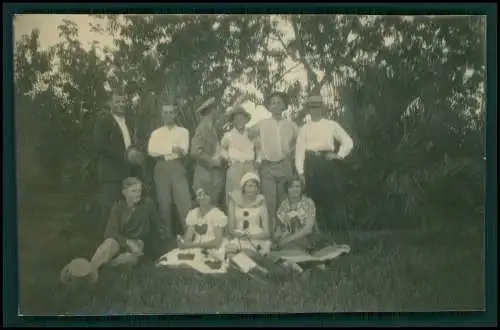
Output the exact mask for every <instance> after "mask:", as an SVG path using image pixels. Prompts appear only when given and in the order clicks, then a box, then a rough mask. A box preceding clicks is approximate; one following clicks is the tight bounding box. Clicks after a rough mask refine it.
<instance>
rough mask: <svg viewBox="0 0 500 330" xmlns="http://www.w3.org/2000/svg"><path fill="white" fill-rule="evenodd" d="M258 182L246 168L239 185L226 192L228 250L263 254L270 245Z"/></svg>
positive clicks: (266, 215) (267, 251) (266, 219)
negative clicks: (227, 194)
mask: <svg viewBox="0 0 500 330" xmlns="http://www.w3.org/2000/svg"><path fill="white" fill-rule="evenodd" d="M259 186H260V179H259V177H258V176H257V175H256V174H255V173H253V172H248V173H246V174H245V175H243V177H242V178H241V182H240V189H238V190H235V191H233V192H232V193H231V194H230V196H229V197H230V198H229V209H228V236H229V241H228V245H227V252H228V253H238V252H245V253H247V254H249V255H265V254H267V253H269V251H270V249H271V245H272V242H271V233H270V228H269V215H268V211H267V207H266V203H265V199H264V196H263V195H262V194H260V193H259V190H260V189H259V188H260V187H259Z"/></svg>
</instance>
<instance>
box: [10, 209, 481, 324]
mask: <svg viewBox="0 0 500 330" xmlns="http://www.w3.org/2000/svg"><path fill="white" fill-rule="evenodd" d="M39 217H40V218H39V219H37V218H36V217H33V216H32V217H30V218H29V220H26V219H21V221H20V228H19V236H20V237H19V248H20V265H19V266H20V267H19V269H20V303H21V306H20V307H21V308H20V310H21V312H22V314H25V315H28V314H29V315H41V314H44V315H47V314H51V315H61V314H80V315H82V314H84V315H87V314H93V315H102V314H106V315H110V314H134V313H142V314H148V313H162V314H184V313H260V312H262V313H273V312H294V313H300V312H361V311H362V312H367V311H372V312H377V311H396V312H397V311H400V312H402V311H443V310H482V309H483V308H484V283H483V278H484V276H483V268H484V267H483V262H484V261H483V259H484V250H483V238H482V235H483V232H482V230H481V228H474V227H463V228H453V229H449V228H433V229H428V230H426V231H418V230H408V231H404V230H398V231H378V232H353V233H350V235H347V234H345V233H344V234H342V233H338V234H337V235H336V236H335V240H336V241H337V242H339V243H347V244H350V245H351V247H352V252H351V253H350V254H349V255H346V256H343V257H341V258H339V259H338V260H337V261H335V262H334V264H333V265H332V267H331V268H330V269H328V270H326V271H313V272H311V273H308V274H302V275H296V276H291V277H289V278H286V279H281V280H276V281H274V282H273V283H272V285H268V286H265V285H261V284H259V283H257V282H255V281H254V280H251V279H249V278H247V277H244V276H243V275H241V274H238V273H234V272H231V273H229V274H226V275H222V276H221V275H218V276H202V275H200V274H197V273H195V272H194V271H191V270H188V269H182V270H181V269H175V270H173V269H155V268H154V267H153V262H152V260H147V259H146V260H144V261H143V262H142V263H140V264H139V265H138V266H137V267H135V268H133V269H124V268H105V269H103V270H102V271H101V272H100V278H99V282H98V283H97V284H96V287H95V288H93V289H86V290H79V291H76V290H69V289H68V288H65V287H63V286H62V285H60V284H59V271H60V269H61V268H62V267H63V266H64V265H65V264H66V263H67V262H68V261H69V260H71V259H72V258H74V257H85V258H90V256H91V254H92V253H93V251H94V250H95V248H96V246H97V244H98V243H99V240H100V238H99V237H97V236H96V235H92V234H91V233H92V228H93V226H92V225H91V221H94V220H95V219H86V221H87V222H85V221H84V220H78V221H77V219H71V218H68V216H65V215H64V214H62V215H61V214H59V215H57V216H56V217H51V218H48V217H47V215H43V214H39Z"/></svg>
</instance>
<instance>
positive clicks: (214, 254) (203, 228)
mask: <svg viewBox="0 0 500 330" xmlns="http://www.w3.org/2000/svg"><path fill="white" fill-rule="evenodd" d="M186 225H187V226H188V227H189V226H193V227H194V229H195V234H194V239H193V242H194V243H205V242H209V241H211V240H213V239H215V234H214V230H215V228H216V227H219V228H225V227H226V226H227V217H226V215H225V214H224V213H223V212H222V211H221V210H219V209H218V208H216V207H214V208H213V209H211V210H210V211H209V212H208V213H206V214H205V215H204V216H201V215H200V210H199V208H195V209H192V210H191V211H190V212H189V213H188V215H187V217H186ZM226 245H227V240H226V239H223V242H222V244H221V246H220V247H219V248H217V249H202V248H191V249H179V248H176V249H174V250H172V251H170V252H168V253H166V254H164V255H163V256H161V257H160V259H159V260H158V262H157V266H171V267H176V266H190V267H192V268H194V269H196V270H198V271H199V272H201V273H206V274H208V273H225V272H226V271H227V268H228V263H227V261H226V260H225V254H226V253H225V251H226ZM219 264H220V267H218V265H219Z"/></svg>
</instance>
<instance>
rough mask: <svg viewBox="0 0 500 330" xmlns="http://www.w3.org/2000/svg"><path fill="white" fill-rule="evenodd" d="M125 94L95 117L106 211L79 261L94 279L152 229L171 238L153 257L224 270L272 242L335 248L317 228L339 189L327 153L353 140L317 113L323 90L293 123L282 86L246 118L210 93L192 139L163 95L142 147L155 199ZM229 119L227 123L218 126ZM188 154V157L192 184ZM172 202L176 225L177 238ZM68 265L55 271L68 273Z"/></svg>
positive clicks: (139, 249) (125, 257) (275, 249)
mask: <svg viewBox="0 0 500 330" xmlns="http://www.w3.org/2000/svg"><path fill="white" fill-rule="evenodd" d="M123 102H124V98H123V96H121V95H119V94H114V95H113V96H112V99H111V103H110V105H111V107H110V108H111V112H110V116H107V117H106V118H105V119H103V120H102V121H101V122H100V123H99V124H98V125H97V126H96V134H95V137H96V146H97V148H98V153H99V157H98V159H99V167H98V168H99V182H100V189H101V193H100V201H101V203H102V214H103V216H106V219H108V220H107V223H106V225H105V227H104V233H105V234H104V242H103V243H102V244H101V245H100V246H99V247H98V248H97V250H96V252H95V254H94V256H93V257H92V258H91V260H90V262H88V265H87V266H86V267H87V272H89V273H91V274H93V276H94V277H95V278H97V272H98V269H99V268H100V267H101V266H102V265H104V264H111V265H119V264H124V263H126V264H134V263H136V262H137V261H138V260H139V259H140V257H141V256H142V255H143V253H144V240H145V238H146V237H147V233H148V232H149V231H151V229H152V228H158V230H159V231H160V233H161V236H162V237H163V238H164V239H167V240H176V244H177V247H176V248H174V249H173V250H171V251H168V252H167V253H166V254H164V255H163V256H161V257H160V259H159V260H158V262H157V264H158V265H165V266H179V265H188V266H192V267H193V268H196V269H198V270H200V271H202V272H223V271H225V269H226V268H225V267H226V266H227V261H228V260H230V258H231V256H233V255H236V254H238V253H241V252H244V253H245V254H246V255H248V256H250V257H276V256H279V253H280V251H286V250H303V251H308V252H311V253H312V251H317V250H321V249H322V248H326V249H328V248H332V247H334V248H337V251H336V254H335V256H337V255H338V253H337V252H338V246H337V245H336V244H335V242H333V241H332V240H329V241H328V240H327V241H325V240H324V239H323V237H324V236H323V235H321V234H322V233H324V232H325V231H326V230H328V224H329V222H330V221H329V220H328V219H329V218H330V217H329V213H330V212H331V210H332V207H334V206H333V205H334V202H335V198H336V194H337V188H336V187H335V183H336V182H335V177H334V168H335V166H334V162H336V161H339V160H342V159H343V158H345V157H346V156H347V155H348V154H349V153H350V151H351V149H352V148H353V141H352V139H351V137H350V136H349V134H348V133H347V132H346V131H345V130H344V129H343V128H342V127H341V126H340V125H339V124H338V123H337V122H335V121H333V120H329V119H326V118H325V116H324V110H325V107H324V104H323V100H322V97H321V96H311V97H309V99H308V100H307V102H306V104H305V107H306V110H307V111H308V113H309V114H310V118H311V120H310V121H309V122H307V123H306V124H304V125H303V126H302V127H300V128H299V127H298V126H297V125H296V124H295V123H293V122H292V121H290V120H287V119H283V112H284V111H285V110H286V109H287V108H288V100H287V97H286V95H285V94H284V93H281V92H275V93H273V94H272V95H270V96H269V97H268V99H267V108H268V110H269V111H270V113H271V114H272V116H271V117H270V118H267V119H263V120H261V121H259V122H258V123H256V124H255V125H253V126H252V127H247V126H248V123H249V121H250V120H251V115H250V114H249V113H248V112H247V111H246V110H245V109H244V108H243V107H242V106H241V104H236V105H234V106H232V107H230V108H228V109H226V110H225V111H223V110H221V109H220V107H219V106H218V105H217V102H216V100H215V99H214V98H210V99H209V100H207V101H206V102H204V103H203V104H202V105H201V106H200V107H199V108H198V109H197V113H198V114H199V115H200V117H201V121H200V123H199V125H198V127H197V129H196V131H195V133H194V135H193V136H192V138H190V134H189V132H188V130H187V129H186V128H184V127H181V126H179V125H177V124H176V116H177V112H178V111H182V109H179V108H177V107H176V106H174V105H172V104H162V105H161V109H160V110H161V114H162V118H163V126H161V127H159V128H157V129H156V130H154V131H153V132H152V133H151V135H150V138H149V140H148V142H147V146H145V148H144V149H146V152H145V153H147V156H149V157H151V158H153V159H154V161H155V164H154V170H153V181H154V186H155V189H156V194H155V195H156V199H157V203H155V202H153V200H152V199H151V198H150V197H149V196H143V194H142V190H143V182H142V181H141V174H140V173H141V171H140V169H141V164H143V163H144V160H145V157H146V156H145V155H144V153H143V152H141V151H140V150H139V148H137V147H136V146H134V144H133V143H134V136H135V135H134V133H133V132H132V131H131V125H129V124H128V123H127V120H125V116H124V104H123ZM228 121H229V122H230V123H231V130H229V131H228V132H225V133H224V134H221V132H222V127H223V126H224V124H226V123H227V122H228ZM186 156H190V157H191V158H192V159H193V160H194V161H195V168H194V177H193V180H192V186H191V187H189V183H188V182H189V180H188V176H187V170H186V168H185V162H184V161H183V159H184V158H185V157H186ZM138 169H139V170H138ZM191 191H193V192H194V194H195V201H196V203H195V204H196V205H194V203H193V200H192V193H191ZM173 205H174V206H175V210H176V212H177V215H178V218H179V219H181V225H182V229H183V230H182V231H183V232H182V233H179V235H177V236H176V238H175V235H174V234H175V231H174V226H173V214H172V210H173V208H172V206H173ZM158 211H159V212H158ZM343 248H344V250H345V252H347V251H348V247H347V248H346V247H345V246H343ZM214 265H215V266H214ZM69 268H70V265H67V266H66V267H65V269H64V270H63V275H64V274H65V276H66V277H68V275H67V274H68V272H69V270H68V269H69Z"/></svg>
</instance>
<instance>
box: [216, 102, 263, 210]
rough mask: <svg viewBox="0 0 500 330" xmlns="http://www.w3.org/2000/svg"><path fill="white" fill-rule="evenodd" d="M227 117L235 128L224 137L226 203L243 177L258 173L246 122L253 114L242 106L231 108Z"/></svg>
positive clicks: (253, 146) (222, 143)
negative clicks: (226, 165)
mask: <svg viewBox="0 0 500 330" xmlns="http://www.w3.org/2000/svg"><path fill="white" fill-rule="evenodd" d="M226 117H227V118H228V120H229V121H230V122H231V123H232V126H233V128H232V129H231V130H230V131H229V132H227V133H226V134H224V136H223V137H222V142H221V146H222V157H223V158H224V159H225V160H226V162H227V164H228V166H229V167H228V169H227V174H226V203H227V202H228V201H229V194H230V193H232V192H233V191H235V190H237V189H238V188H239V186H240V181H241V178H242V177H243V176H244V175H245V174H246V173H248V172H253V173H257V170H256V166H255V162H256V155H257V153H256V148H255V145H254V142H253V141H252V140H251V139H250V138H249V136H248V130H247V129H246V127H245V126H246V124H247V123H248V122H249V121H250V119H251V118H252V116H251V115H250V114H249V113H248V112H247V111H246V110H245V109H244V108H243V107H242V106H241V105H236V106H235V107H232V108H229V109H228V111H227V112H226Z"/></svg>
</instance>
